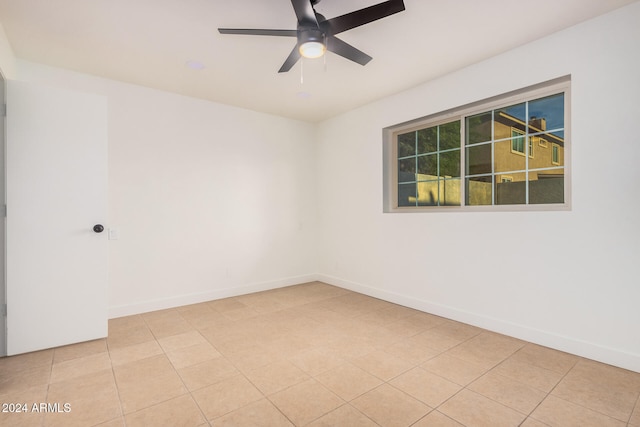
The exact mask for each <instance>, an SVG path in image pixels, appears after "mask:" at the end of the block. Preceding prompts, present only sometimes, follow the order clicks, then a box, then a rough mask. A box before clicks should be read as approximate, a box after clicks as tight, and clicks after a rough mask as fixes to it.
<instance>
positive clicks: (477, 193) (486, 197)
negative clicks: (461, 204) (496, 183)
mask: <svg viewBox="0 0 640 427" xmlns="http://www.w3.org/2000/svg"><path fill="white" fill-rule="evenodd" d="M466 190H467V200H466V202H467V203H466V204H467V205H469V206H479V205H490V204H491V197H492V196H491V177H490V176H480V177H475V178H467V182H466Z"/></svg>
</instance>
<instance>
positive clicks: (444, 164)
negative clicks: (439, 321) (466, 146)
mask: <svg viewBox="0 0 640 427" xmlns="http://www.w3.org/2000/svg"><path fill="white" fill-rule="evenodd" d="M440 176H444V177H456V178H457V177H460V150H455V151H447V152H445V153H440Z"/></svg>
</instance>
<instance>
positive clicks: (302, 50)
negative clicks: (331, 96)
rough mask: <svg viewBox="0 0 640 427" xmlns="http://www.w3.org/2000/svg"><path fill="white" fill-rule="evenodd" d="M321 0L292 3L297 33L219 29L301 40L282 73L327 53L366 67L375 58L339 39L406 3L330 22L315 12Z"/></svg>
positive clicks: (389, 3) (380, 6) (400, 0)
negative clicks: (301, 59)
mask: <svg viewBox="0 0 640 427" xmlns="http://www.w3.org/2000/svg"><path fill="white" fill-rule="evenodd" d="M319 1H320V0H291V4H292V5H293V10H294V11H295V13H296V17H297V19H298V28H297V29H296V30H269V29H242V28H218V31H219V32H220V33H221V34H245V35H253V36H280V37H297V39H298V42H297V43H296V45H295V47H294V48H293V50H292V51H291V53H290V54H289V57H287V59H286V61H284V64H282V67H280V70H278V72H279V73H285V72H287V71H289V70H290V69H291V67H293V66H294V64H295V63H296V62H297V61H298V59H300V57H301V56H303V57H305V58H319V57H321V56H322V55H324V53H325V51H327V50H328V51H330V52H333V53H335V54H338V55H340V56H342V57H344V58H347V59H349V60H350V61H353V62H356V63H358V64H360V65H366V64H367V63H368V62H369V61H371V59H372V58H371V57H370V56H369V55H367V54H366V53H364V52H362V51H360V50H358V49H356V48H355V47H353V46H351V45H350V44H348V43H345V42H344V41H342V40H340V39H339V38H337V37H336V34H340V33H342V32H344V31H347V30H350V29H352V28H356V27H359V26H361V25H364V24H368V23H369V22H373V21H377V20H378V19H382V18H384V17H387V16H389V15H393V14H395V13H398V12H402V11H403V10H404V9H405V8H404V2H403V0H390V1H385V2H382V3H379V4H376V5H373V6H369V7H366V8H364V9H360V10H357V11H355V12H351V13H347V14H345V15H341V16H338V17H335V18H331V19H326V18H325V17H324V16H322V15H321V14H319V13H318V12H316V11H315V8H314V6H315V5H316V4H317V3H318V2H319Z"/></svg>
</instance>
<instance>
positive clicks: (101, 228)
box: [93, 224, 104, 233]
mask: <svg viewBox="0 0 640 427" xmlns="http://www.w3.org/2000/svg"><path fill="white" fill-rule="evenodd" d="M93 231H95V232H96V233H102V232H103V231H104V226H103V225H102V224H96V225H94V226H93Z"/></svg>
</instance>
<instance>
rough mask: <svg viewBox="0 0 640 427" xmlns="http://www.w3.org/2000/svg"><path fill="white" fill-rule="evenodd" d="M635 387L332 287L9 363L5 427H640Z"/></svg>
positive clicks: (131, 327) (138, 324) (242, 300)
mask: <svg viewBox="0 0 640 427" xmlns="http://www.w3.org/2000/svg"><path fill="white" fill-rule="evenodd" d="M639 395H640V374H638V373H634V372H630V371H625V370H623V369H619V368H615V367H612V366H608V365H604V364H601V363H597V362H594V361H590V360H587V359H583V358H580V357H576V356H572V355H569V354H566V353H562V352H559V351H555V350H551V349H548V348H544V347H540V346H538V345H534V344H531V343H527V342H524V341H520V340H517V339H514V338H510V337H506V336H503V335H498V334H495V333H492V332H488V331H485V330H482V329H479V328H476V327H472V326H469V325H465V324H462V323H458V322H454V321H451V320H447V319H444V318H441V317H437V316H433V315H430V314H427V313H423V312H419V311H416V310H412V309H409V308H406V307H401V306H398V305H395V304H391V303H388V302H385V301H381V300H378V299H375V298H371V297H367V296H364V295H360V294H357V293H353V292H350V291H346V290H343V289H340V288H336V287H333V286H329V285H326V284H323V283H318V282H314V283H307V284H303V285H298V286H292V287H287V288H283V289H276V290H272V291H267V292H260V293H256V294H251V295H244V296H240V297H235V298H228V299H223V300H217V301H211V302H207V303H201V304H196V305H190V306H185V307H179V308H175V309H169V310H162V311H157V312H153V313H146V314H142V315H136V316H129V317H124V318H119V319H113V320H111V321H110V322H109V337H108V338H107V339H104V340H97V341H91V342H86V343H81V344H76V345H71V346H66V347H60V348H56V349H51V350H45V351H40V352H35V353H30V354H25V355H19V356H13V357H7V358H3V359H0V402H2V403H7V404H10V403H14V404H15V403H27V405H28V406H29V409H32V408H31V406H32V405H33V404H34V403H40V402H50V403H59V404H60V408H61V409H64V406H62V405H63V404H64V403H68V404H70V409H71V411H70V412H68V413H65V412H28V413H12V414H9V413H0V425H2V426H65V427H67V426H76V425H77V426H95V425H99V426H104V427H107V426H109V427H112V426H124V425H126V426H172V427H173V426H207V425H210V426H241V427H244V426H268V427H277V426H291V425H296V426H306V425H309V426H314V427H315V426H348V427H356V426H377V425H380V426H417V427H420V426H490V427H499V426H526V427H538V426H580V427H585V426H597V427H603V426H620V427H625V426H628V427H631V426H633V427H640V402H639Z"/></svg>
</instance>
